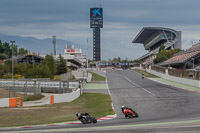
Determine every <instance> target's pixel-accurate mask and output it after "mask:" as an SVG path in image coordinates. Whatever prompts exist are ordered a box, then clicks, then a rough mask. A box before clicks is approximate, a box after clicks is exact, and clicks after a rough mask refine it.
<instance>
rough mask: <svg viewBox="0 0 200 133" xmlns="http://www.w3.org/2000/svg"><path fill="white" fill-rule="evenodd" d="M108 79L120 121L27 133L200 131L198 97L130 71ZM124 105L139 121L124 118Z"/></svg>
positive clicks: (112, 72)
mask: <svg viewBox="0 0 200 133" xmlns="http://www.w3.org/2000/svg"><path fill="white" fill-rule="evenodd" d="M106 77H107V83H108V86H109V90H110V93H111V98H112V101H113V105H114V110H115V112H116V114H117V118H115V119H113V120H108V121H103V122H99V123H97V124H88V125H83V124H78V125H65V126H57V127H38V128H36V129H34V130H28V132H36V131H37V132H72V131H73V132H89V131H91V132H102V131H105V132H106V131H107V130H109V132H111V133H112V132H115V133H116V132H123V131H126V132H129V131H130V132H133V131H135V132H141V133H146V132H149V131H152V132H158V131H159V132H161V129H162V131H163V130H164V131H166V132H165V133H167V132H170V133H172V132H174V131H176V132H179V131H181V132H182V131H186V129H188V130H189V129H190V131H191V132H194V133H196V132H197V131H199V129H200V95H199V94H197V93H192V92H189V91H186V90H182V89H179V88H175V87H172V86H168V85H164V84H161V83H157V82H154V81H152V80H150V79H147V78H144V79H142V77H141V75H140V74H138V73H136V72H134V71H131V70H107V72H106ZM121 105H125V106H128V107H131V108H133V109H134V110H135V111H136V112H138V114H139V116H140V117H139V118H134V119H126V118H124V116H123V115H122V112H121V109H120V107H121ZM10 131H11V130H10ZM190 131H188V132H190ZM20 132H27V130H25V129H24V131H22V130H21V131H20Z"/></svg>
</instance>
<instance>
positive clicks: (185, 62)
mask: <svg viewBox="0 0 200 133" xmlns="http://www.w3.org/2000/svg"><path fill="white" fill-rule="evenodd" d="M160 65H161V66H164V67H173V68H177V69H200V43H197V44H195V45H193V46H192V47H191V48H189V49H187V50H185V51H182V52H179V53H177V54H175V55H174V56H173V57H171V58H170V59H168V60H166V61H164V62H162V63H160Z"/></svg>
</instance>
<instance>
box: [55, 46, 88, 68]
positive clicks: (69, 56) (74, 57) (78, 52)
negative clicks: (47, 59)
mask: <svg viewBox="0 0 200 133" xmlns="http://www.w3.org/2000/svg"><path fill="white" fill-rule="evenodd" d="M58 56H59V55H57V56H56V58H58ZM62 57H63V58H64V59H65V60H67V66H69V67H71V68H72V69H78V68H80V67H82V66H85V65H86V61H87V57H86V55H83V54H82V49H75V48H74V45H66V46H65V50H64V55H62Z"/></svg>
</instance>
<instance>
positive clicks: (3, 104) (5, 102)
mask: <svg viewBox="0 0 200 133" xmlns="http://www.w3.org/2000/svg"><path fill="white" fill-rule="evenodd" d="M0 107H9V98H1V99H0Z"/></svg>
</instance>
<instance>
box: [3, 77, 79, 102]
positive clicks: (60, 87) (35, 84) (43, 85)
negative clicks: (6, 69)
mask: <svg viewBox="0 0 200 133" xmlns="http://www.w3.org/2000/svg"><path fill="white" fill-rule="evenodd" d="M0 88H3V89H5V90H7V91H8V95H9V96H8V97H15V96H16V95H17V94H18V93H19V94H21V95H22V94H23V95H24V98H26V97H27V95H37V94H41V93H59V94H61V93H70V92H72V90H74V89H77V88H79V81H70V82H69V81H38V80H23V81H22V80H0Z"/></svg>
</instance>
